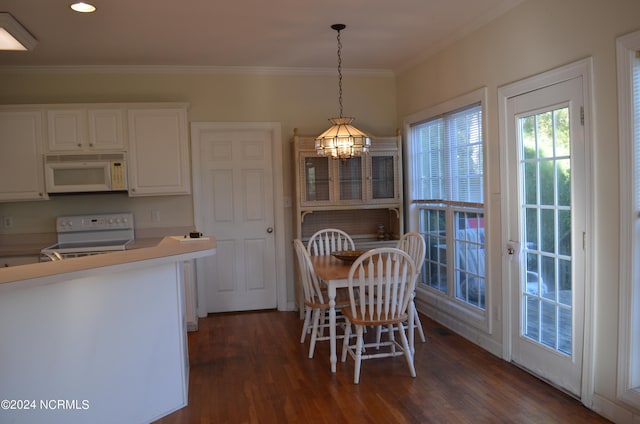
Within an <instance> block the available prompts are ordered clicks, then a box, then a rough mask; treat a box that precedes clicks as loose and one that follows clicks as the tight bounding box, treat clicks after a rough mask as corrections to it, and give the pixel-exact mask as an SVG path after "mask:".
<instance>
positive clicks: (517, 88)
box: [498, 58, 595, 405]
mask: <svg viewBox="0 0 640 424" xmlns="http://www.w3.org/2000/svg"><path fill="white" fill-rule="evenodd" d="M592 69H593V59H592V58H586V59H582V60H580V61H577V62H574V63H571V64H568V65H565V66H562V67H560V68H556V69H553V70H550V71H547V72H544V73H542V74H539V75H535V76H533V77H530V78H526V79H524V80H521V81H517V82H514V83H511V84H508V85H505V86H502V87H499V88H498V124H499V133H500V163H501V171H502V172H501V177H500V185H501V192H502V196H503V199H502V201H501V214H502V216H503V217H507V216H509V205H510V201H509V193H510V192H511V187H510V183H514V182H513V181H509V178H508V172H507V170H508V169H509V163H508V158H509V149H510V148H511V149H513V148H515V147H516V146H512V145H510V144H509V140H507V125H508V119H509V117H508V116H507V101H508V100H509V98H511V97H515V96H519V95H521V94H525V93H528V92H531V91H534V90H537V89H539V88H543V87H547V86H550V85H553V84H555V83H558V82H562V81H567V80H569V79H573V78H576V77H582V79H583V81H584V84H583V96H584V137H585V140H584V142H585V175H586V176H587V178H586V181H585V189H586V200H585V203H586V205H587V211H586V217H585V220H586V228H587V238H586V242H585V261H586V263H587V266H586V269H585V287H584V295H585V296H584V340H583V343H584V346H583V359H582V390H581V402H582V403H583V404H585V405H590V404H591V401H592V398H593V390H594V383H593V374H594V373H593V354H594V347H593V330H594V329H593V324H592V322H593V315H594V313H593V294H594V290H593V273H594V271H593V266H594V265H593V264H594V261H593V260H592V258H593V249H592V246H593V243H594V237H593V235H594V234H595V228H594V226H593V219H592V211H593V208H594V204H593V197H592V196H591V188H592V187H593V186H594V184H593V181H592V180H593V172H592V160H591V157H592V145H591V139H592V129H591V125H590V122H591V119H590V117H591V109H592V95H591V93H592ZM507 237H508V220H506V219H503V220H502V252H503V255H502V310H503V314H502V317H503V320H502V340H503V344H502V356H503V359H505V360H506V361H511V344H512V325H513V323H512V320H511V317H512V313H513V311H512V308H513V307H514V305H512V304H511V299H512V293H511V290H512V287H511V284H508V282H509V281H512V278H511V277H512V276H511V267H510V265H509V261H510V258H511V256H510V255H509V254H508V253H507V243H508V242H509V240H508V239H507Z"/></svg>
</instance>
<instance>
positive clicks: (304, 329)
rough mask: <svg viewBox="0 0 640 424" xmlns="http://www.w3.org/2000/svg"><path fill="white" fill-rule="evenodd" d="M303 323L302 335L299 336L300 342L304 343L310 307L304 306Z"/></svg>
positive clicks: (307, 329) (307, 330)
mask: <svg viewBox="0 0 640 424" xmlns="http://www.w3.org/2000/svg"><path fill="white" fill-rule="evenodd" d="M304 309H305V312H304V315H305V316H304V324H303V325H302V335H301V336H300V343H304V339H305V338H306V337H307V333H308V332H309V329H310V328H309V324H310V323H311V308H308V307H306V306H305V307H304Z"/></svg>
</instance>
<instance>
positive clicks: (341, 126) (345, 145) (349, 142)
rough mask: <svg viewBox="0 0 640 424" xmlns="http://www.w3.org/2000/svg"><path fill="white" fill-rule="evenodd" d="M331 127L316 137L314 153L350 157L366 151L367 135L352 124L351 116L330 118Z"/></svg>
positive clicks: (367, 145) (368, 139)
mask: <svg viewBox="0 0 640 424" xmlns="http://www.w3.org/2000/svg"><path fill="white" fill-rule="evenodd" d="M329 122H331V123H332V124H333V125H332V126H331V128H329V129H328V130H326V131H325V132H323V133H322V134H320V135H319V136H318V137H317V138H316V144H315V146H316V153H317V154H318V155H319V156H331V157H333V158H342V159H346V158H351V157H354V156H360V155H361V154H362V153H367V152H368V151H369V147H370V146H371V139H370V138H369V136H368V135H367V134H365V133H363V132H362V131H360V130H359V129H357V128H356V127H354V126H353V125H351V122H353V118H331V119H329Z"/></svg>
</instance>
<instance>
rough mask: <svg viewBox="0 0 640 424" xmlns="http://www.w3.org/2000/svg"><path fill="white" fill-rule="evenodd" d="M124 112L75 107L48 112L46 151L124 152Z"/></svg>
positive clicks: (118, 109)
mask: <svg viewBox="0 0 640 424" xmlns="http://www.w3.org/2000/svg"><path fill="white" fill-rule="evenodd" d="M123 115H124V109H122V108H109V109H102V108H93V107H91V106H80V107H78V108H73V109H67V108H60V109H50V110H47V128H48V138H47V140H48V143H47V147H48V151H49V152H83V151H123V150H125V149H126V141H125V137H124V127H123Z"/></svg>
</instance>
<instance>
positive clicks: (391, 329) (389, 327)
mask: <svg viewBox="0 0 640 424" xmlns="http://www.w3.org/2000/svg"><path fill="white" fill-rule="evenodd" d="M378 328H380V327H378ZM387 331H388V332H389V340H390V341H391V352H392V353H396V344H395V343H394V342H395V341H396V337H395V336H394V334H393V324H389V326H388V327H387ZM398 331H402V324H398Z"/></svg>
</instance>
